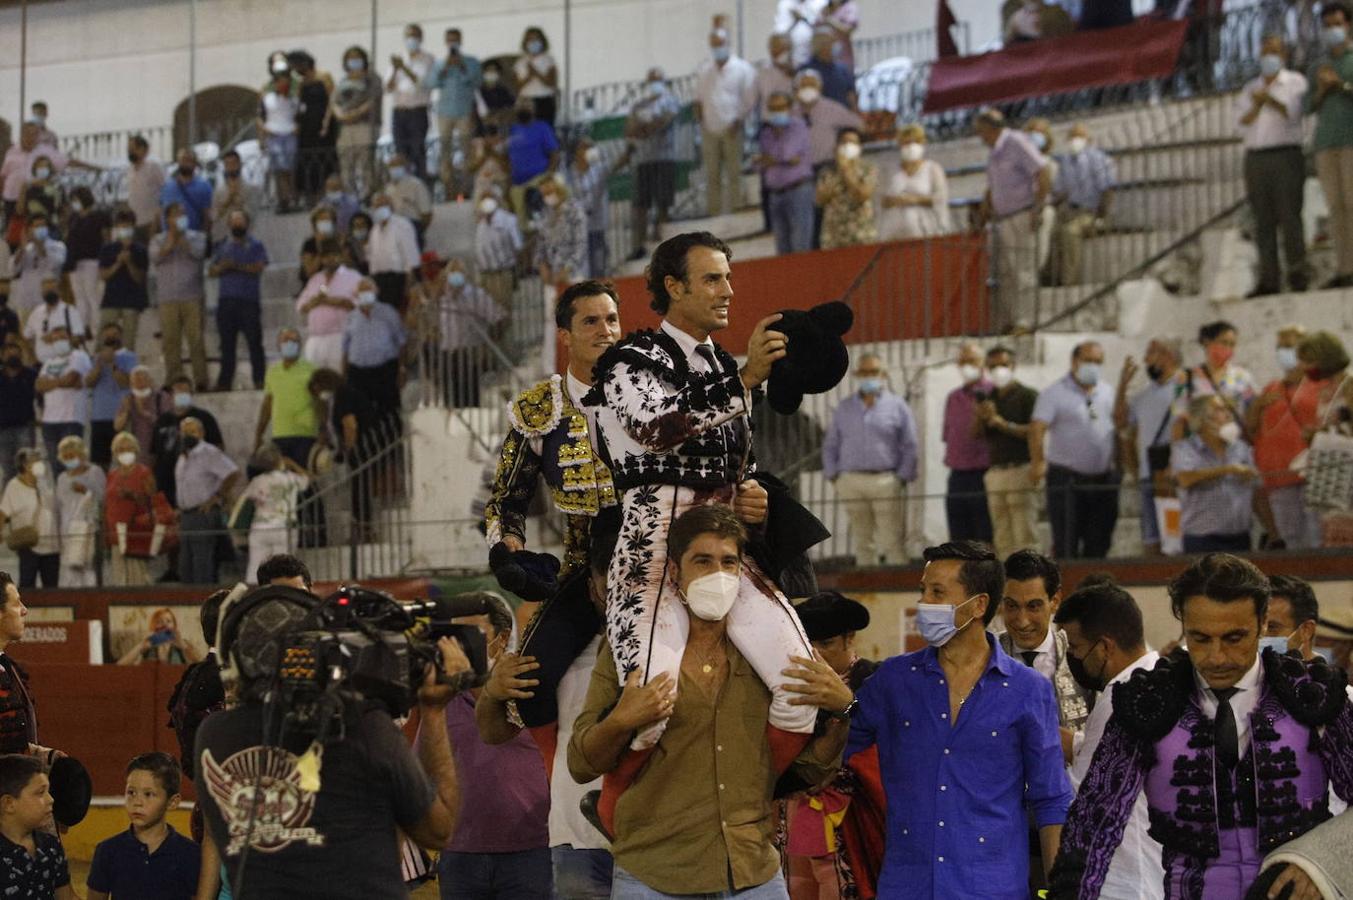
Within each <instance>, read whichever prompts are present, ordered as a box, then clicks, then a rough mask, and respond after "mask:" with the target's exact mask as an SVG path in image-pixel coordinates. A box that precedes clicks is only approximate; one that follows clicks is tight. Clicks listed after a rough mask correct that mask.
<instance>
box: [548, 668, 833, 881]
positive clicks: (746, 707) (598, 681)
mask: <svg viewBox="0 0 1353 900" xmlns="http://www.w3.org/2000/svg"><path fill="white" fill-rule="evenodd" d="M728 664H729V665H728V669H729V674H728V678H727V679H726V680H725V682H724V685H723V688H722V689H721V690H720V692H719V695H718V697H717V698H715V697H711V696H710V695H709V694H708V692H706V691H704V690H702V689H701V688H700V687H699V686H698V685H697V683H696V682H695V681H694V680H693V679H691V678H688V677H687V676H686V675H682V676H681V679H680V681H679V682H678V685H677V702H676V708H675V710H674V712H673V713H672V718H671V719H670V720H668V722H667V730H666V731H664V732H663V735H662V738H661V740H659V741H658V744H657V746H656V747H655V748H654V750H653V755H652V756H651V757H650V758H649V760H648V762H647V763H646V764H645V766H644V768H643V769H641V770H640V771H639V775H638V777H637V778H636V779H635V780H634V783H633V784H632V785H630V787H629V789H628V790H626V791H625V793H624V794H623V795H621V797H620V800H619V802H618V803H617V804H616V810H615V834H616V839H615V841H614V842H613V843H612V845H611V851H612V853H613V854H614V855H615V861H616V865H618V866H620V867H621V868H623V869H624V870H625V871H627V872H629V873H630V874H631V875H633V876H634V877H636V878H638V879H639V880H640V881H642V882H644V884H646V885H648V886H649V887H651V888H653V889H654V890H658V891H662V892H663V893H666V894H705V893H716V892H719V891H727V890H745V889H747V888H751V887H756V886H757V885H761V884H765V883H766V882H767V881H769V880H770V879H771V878H773V877H775V873H776V871H777V870H778V869H779V868H780V857H779V854H778V853H777V852H776V850H775V847H774V844H773V842H772V836H773V835H772V832H773V824H772V819H771V814H770V803H771V796H772V792H773V790H774V787H775V780H776V776H775V773H774V772H773V771H771V758H770V745H769V743H767V741H766V723H767V720H768V716H769V712H770V691H769V690H767V688H766V686H765V685H764V684H763V683H762V682H761V679H760V678H758V677H757V675H756V673H755V672H754V671H752V667H751V665H749V664H748V662H747V660H745V659H744V658H743V657H742V654H741V653H739V652H738V651H737V649H736V648H735V647H733V645H732V644H731V643H730V644H729V645H728ZM620 691H621V687H620V683H619V681H618V679H617V677H616V669H615V659H614V658H613V657H612V656H611V649H610V645H609V644H606V643H603V644H602V647H601V650H600V651H599V652H598V654H597V665H596V668H595V669H593V670H592V682H591V684H590V685H589V686H588V689H587V700H586V702H585V703H584V704H583V710H582V713H581V714H580V715H579V716H578V719H577V722H576V724H575V725H574V731H573V739H572V740H571V741H570V742H569V747H568V767H569V772H570V773H571V774H572V775H573V778H574V780H575V781H579V782H587V781H591V780H593V779H595V778H597V777H599V776H601V775H603V774H605V773H604V772H603V771H602V770H600V769H598V768H596V767H595V766H594V765H593V764H592V763H591V762H590V761H589V760H588V759H587V758H586V757H585V756H584V755H583V749H582V748H583V740H584V738H585V737H586V736H587V733H588V732H589V731H591V730H592V728H593V727H594V726H595V725H596V724H597V722H598V721H599V720H600V719H602V718H603V717H604V714H605V713H607V712H609V710H610V709H611V707H613V706H614V705H615V703H616V701H617V700H619V699H620ZM822 746H823V741H822V740H821V739H820V738H819V739H815V740H813V741H810V742H809V743H808V745H807V746H806V747H805V748H804V749H803V752H802V753H801V754H799V757H798V759H796V760H795V761H794V763H793V764H792V765H791V766H790V769H791V770H792V771H794V772H795V773H796V774H798V775H799V776H800V777H801V778H802V779H803V780H805V781H807V782H809V783H810V784H814V785H816V784H821V783H823V782H825V781H827V780H828V779H830V778H831V777H832V776H833V775H835V774H836V771H837V769H838V768H839V767H840V765H841V755H840V753H837V754H835V755H833V756H832V757H830V758H827V759H822V758H820V757H821V755H822V753H821V750H820V749H819V748H821V747H822ZM730 873H731V879H730Z"/></svg>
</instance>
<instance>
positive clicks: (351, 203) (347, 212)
mask: <svg viewBox="0 0 1353 900" xmlns="http://www.w3.org/2000/svg"><path fill="white" fill-rule="evenodd" d="M320 206H327V207H329V208H330V209H332V210H333V211H334V224H335V226H336V227H337V228H338V233H339V234H340V235H346V234H347V233H348V229H349V228H350V227H351V226H352V217H353V216H355V215H357V213H358V212H359V211H360V210H361V208H362V204H361V203H360V202H359V201H358V200H357V198H356V197H355V196H353V195H352V194H351V193H350V192H348V191H346V190H344V189H343V179H342V178H341V177H340V176H339V174H338V173H337V172H335V173H333V174H332V175H330V176H329V177H328V178H326V179H324V196H322V197H321V198H320V201H319V205H318V206H316V207H315V209H319V207H320ZM311 215H314V210H311Z"/></svg>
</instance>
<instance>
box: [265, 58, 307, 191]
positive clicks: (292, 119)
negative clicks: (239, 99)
mask: <svg viewBox="0 0 1353 900" xmlns="http://www.w3.org/2000/svg"><path fill="white" fill-rule="evenodd" d="M268 66H269V74H270V75H271V76H272V81H271V82H270V83H269V84H268V85H267V87H265V88H264V90H263V91H261V92H260V97H259V117H258V121H257V122H256V123H255V128H256V129H257V130H258V135H259V139H260V140H261V141H262V143H263V149H264V151H265V152H266V153H267V155H268V171H270V172H271V173H272V176H273V183H274V184H275V185H276V187H277V206H278V211H279V212H285V211H289V210H290V209H291V207H292V206H293V204H294V202H295V198H296V192H295V188H294V184H295V182H294V181H293V173H294V172H295V169H296V146H297V145H296V142H297V137H296V116H297V115H298V114H299V113H300V111H301V101H300V100H299V99H298V98H297V96H296V95H297V85H296V84H295V81H294V79H293V78H292V76H291V63H289V62H288V61H287V58H286V54H283V53H274V54H273V55H272V56H271V57H270V58H269V60H268Z"/></svg>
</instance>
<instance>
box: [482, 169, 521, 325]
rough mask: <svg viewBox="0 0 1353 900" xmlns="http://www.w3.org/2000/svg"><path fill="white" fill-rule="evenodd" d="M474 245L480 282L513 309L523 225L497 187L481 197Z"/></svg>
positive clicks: (502, 305)
mask: <svg viewBox="0 0 1353 900" xmlns="http://www.w3.org/2000/svg"><path fill="white" fill-rule="evenodd" d="M474 245H475V265H476V267H477V268H478V269H479V286H480V287H482V288H483V289H484V290H486V291H488V292H489V295H490V296H491V297H493V299H494V300H495V301H497V303H498V305H499V306H501V307H502V308H503V309H505V310H509V311H510V310H511V309H512V289H513V287H514V286H515V283H516V277H515V273H516V268H517V256H518V254H520V253H521V248H522V240H521V229H520V228H518V227H517V217H516V216H515V215H513V214H512V212H511V211H510V210H506V209H504V208H503V198H502V194H500V193H499V192H498V189H497V188H492V189H490V190H488V191H486V192H485V193H484V196H483V197H481V198H480V200H479V207H478V210H477V222H476V225H475V236H474Z"/></svg>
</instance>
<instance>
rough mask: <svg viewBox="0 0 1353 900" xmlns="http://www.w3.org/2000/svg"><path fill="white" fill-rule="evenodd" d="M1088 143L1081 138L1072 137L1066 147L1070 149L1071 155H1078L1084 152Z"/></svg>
mask: <svg viewBox="0 0 1353 900" xmlns="http://www.w3.org/2000/svg"><path fill="white" fill-rule="evenodd" d="M1089 143H1090V142H1089V141H1087V140H1086V139H1085V138H1083V137H1073V138H1072V139H1071V140H1069V141H1067V146H1068V147H1070V148H1071V152H1072V153H1073V154H1075V155H1080V154H1082V153H1084V152H1085V148H1086V146H1088V145H1089Z"/></svg>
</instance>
